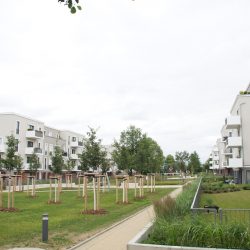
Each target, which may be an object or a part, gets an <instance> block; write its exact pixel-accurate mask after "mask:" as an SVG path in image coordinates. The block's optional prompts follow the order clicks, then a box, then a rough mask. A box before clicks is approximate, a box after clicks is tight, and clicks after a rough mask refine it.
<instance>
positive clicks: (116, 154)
mask: <svg viewBox="0 0 250 250" xmlns="http://www.w3.org/2000/svg"><path fill="white" fill-rule="evenodd" d="M142 137H143V135H142V132H141V129H139V128H136V127H135V126H130V127H129V128H128V129H127V130H124V131H122V132H121V135H120V139H119V141H116V140H115V142H114V144H113V147H114V148H115V149H114V151H113V153H112V158H113V160H114V162H115V163H116V164H117V166H118V168H119V169H120V170H127V171H128V173H129V174H130V175H131V174H132V170H133V169H134V170H135V169H136V157H137V156H136V154H137V150H138V146H139V142H140V141H141V139H142Z"/></svg>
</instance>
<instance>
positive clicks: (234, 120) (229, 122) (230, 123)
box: [225, 116, 241, 129]
mask: <svg viewBox="0 0 250 250" xmlns="http://www.w3.org/2000/svg"><path fill="white" fill-rule="evenodd" d="M225 124H226V127H225V128H226V129H236V128H239V127H240V126H241V121H240V116H228V117H227V118H226V120H225Z"/></svg>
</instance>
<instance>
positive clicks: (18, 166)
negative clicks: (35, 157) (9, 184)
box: [15, 155, 23, 174]
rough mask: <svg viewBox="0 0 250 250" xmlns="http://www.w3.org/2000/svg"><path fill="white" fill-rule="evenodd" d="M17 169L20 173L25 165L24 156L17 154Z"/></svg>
mask: <svg viewBox="0 0 250 250" xmlns="http://www.w3.org/2000/svg"><path fill="white" fill-rule="evenodd" d="M15 164H16V168H15V169H16V171H17V173H18V174H20V172H21V170H22V166H23V158H22V157H21V156H20V155H16V156H15Z"/></svg>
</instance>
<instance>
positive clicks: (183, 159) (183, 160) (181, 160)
mask: <svg viewBox="0 0 250 250" xmlns="http://www.w3.org/2000/svg"><path fill="white" fill-rule="evenodd" d="M188 160H189V154H188V152H187V151H183V152H176V153H175V161H176V164H177V166H178V168H179V169H180V170H181V171H182V172H184V173H185V176H186V171H187V164H188Z"/></svg>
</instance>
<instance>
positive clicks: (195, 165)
mask: <svg viewBox="0 0 250 250" xmlns="http://www.w3.org/2000/svg"><path fill="white" fill-rule="evenodd" d="M188 170H189V171H190V173H191V174H196V173H199V172H201V171H202V168H201V162H200V158H199V155H198V154H197V152H196V151H194V152H193V153H191V154H190V156H189V162H188Z"/></svg>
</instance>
